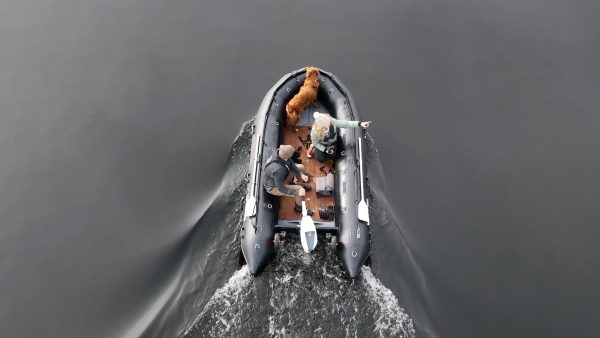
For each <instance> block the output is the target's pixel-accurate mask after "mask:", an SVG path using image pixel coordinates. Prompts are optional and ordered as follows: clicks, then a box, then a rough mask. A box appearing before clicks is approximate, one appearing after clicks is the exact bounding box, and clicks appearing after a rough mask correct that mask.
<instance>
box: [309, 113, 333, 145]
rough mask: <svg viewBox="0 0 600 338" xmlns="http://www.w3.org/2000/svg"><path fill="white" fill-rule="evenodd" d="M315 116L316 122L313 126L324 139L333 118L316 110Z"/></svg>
mask: <svg viewBox="0 0 600 338" xmlns="http://www.w3.org/2000/svg"><path fill="white" fill-rule="evenodd" d="M313 116H314V117H315V124H314V126H313V128H314V129H315V133H316V134H317V137H319V138H320V139H321V140H322V139H324V138H325V136H327V133H328V132H329V126H330V125H331V118H330V117H329V115H326V114H320V113H319V112H315V113H314V114H313Z"/></svg>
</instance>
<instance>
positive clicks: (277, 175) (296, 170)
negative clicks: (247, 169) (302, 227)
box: [263, 144, 313, 216]
mask: <svg viewBox="0 0 600 338" xmlns="http://www.w3.org/2000/svg"><path fill="white" fill-rule="evenodd" d="M294 151H295V149H294V147H292V146H291V145H289V144H282V145H281V146H279V148H278V149H275V151H274V152H273V154H272V155H271V156H270V157H269V159H268V160H267V164H266V165H265V169H264V176H263V177H264V180H263V186H264V187H265V190H266V191H267V192H268V193H269V194H271V195H275V196H290V197H294V199H295V202H296V203H295V204H294V211H295V212H297V213H302V206H301V203H302V197H304V195H305V194H306V191H307V190H310V185H309V184H305V183H302V185H296V184H286V182H288V181H289V180H290V179H291V177H292V176H294V177H296V178H297V179H298V180H299V181H300V180H302V181H304V182H308V176H307V175H306V174H305V173H304V166H303V165H302V164H295V163H294V162H293V161H292V160H291V158H292V155H294ZM307 213H308V215H309V216H312V214H313V211H312V210H310V209H309V210H307Z"/></svg>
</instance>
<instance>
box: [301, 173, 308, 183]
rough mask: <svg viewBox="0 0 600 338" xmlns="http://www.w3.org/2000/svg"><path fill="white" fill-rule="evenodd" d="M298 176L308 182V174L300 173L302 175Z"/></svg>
mask: <svg viewBox="0 0 600 338" xmlns="http://www.w3.org/2000/svg"><path fill="white" fill-rule="evenodd" d="M300 177H301V178H302V180H303V181H304V182H308V176H306V175H304V174H302V175H300Z"/></svg>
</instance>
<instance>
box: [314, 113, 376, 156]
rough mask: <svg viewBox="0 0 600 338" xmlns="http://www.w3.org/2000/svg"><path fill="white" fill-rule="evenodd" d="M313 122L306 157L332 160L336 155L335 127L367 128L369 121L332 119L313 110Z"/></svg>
mask: <svg viewBox="0 0 600 338" xmlns="http://www.w3.org/2000/svg"><path fill="white" fill-rule="evenodd" d="M313 116H314V117H315V123H314V125H313V127H312V129H311V131H310V140H311V142H312V144H311V145H310V147H309V148H308V154H307V157H308V158H312V157H313V156H314V157H315V158H316V159H317V160H318V161H319V162H325V161H326V160H333V159H334V158H335V155H336V146H335V145H336V143H337V130H336V128H358V127H362V128H365V129H366V128H369V126H370V125H371V121H368V122H360V121H343V120H338V119H334V118H333V117H331V116H329V115H327V114H321V113H319V112H315V113H314V114H313Z"/></svg>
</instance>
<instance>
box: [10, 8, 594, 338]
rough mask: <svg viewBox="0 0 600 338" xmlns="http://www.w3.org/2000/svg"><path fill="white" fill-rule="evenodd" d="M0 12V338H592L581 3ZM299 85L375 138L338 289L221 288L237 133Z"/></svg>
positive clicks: (313, 268)
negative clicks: (344, 102)
mask: <svg viewBox="0 0 600 338" xmlns="http://www.w3.org/2000/svg"><path fill="white" fill-rule="evenodd" d="M1 8H2V10H0V191H1V194H0V222H1V223H0V299H1V300H2V301H1V302H0V336H2V337H82V336H86V337H116V336H128V337H129V336H139V335H145V336H166V337H168V336H181V335H187V336H193V337H196V336H205V335H221V336H236V335H242V334H253V335H261V336H264V335H272V336H286V335H294V334H296V335H298V336H305V333H304V332H305V331H302V330H305V327H306V326H311V329H312V332H310V333H309V334H307V335H306V336H319V335H322V336H335V337H337V336H370V335H372V336H384V337H387V336H406V337H410V336H413V333H412V332H413V331H412V330H415V331H416V336H431V337H436V336H439V337H593V336H599V335H600V325H599V324H598V321H597V320H596V318H595V317H596V316H595V315H596V313H597V305H596V303H595V300H597V299H600V292H599V291H598V287H597V286H598V285H600V273H599V272H598V268H597V267H598V266H599V265H600V261H599V257H600V249H599V248H598V245H597V244H596V243H597V241H598V240H599V239H600V227H598V225H599V224H600V209H599V208H598V201H600V175H599V173H600V156H599V150H600V134H599V133H598V131H599V130H600V129H599V128H600V114H599V111H600V99H599V97H600V95H599V93H600V64H599V62H598V55H600V39H599V37H600V23H598V17H600V3H599V2H597V1H585V0H579V1H568V2H566V1H558V0H544V1H542V0H526V1H475V0H458V1H442V0H435V1H423V0H419V1H376V2H364V1H350V2H338V3H334V2H332V1H303V2H298V1H296V2H282V1H255V2H245V1H236V2H232V1H220V2H217V1H211V2H208V1H191V0H186V1H180V0H176V1H164V0H145V1H141V0H128V1H112V0H107V1H90V0H79V1H74V0H49V1H30V0H20V1H16V0H5V1H2V5H1ZM309 64H310V65H316V66H319V67H321V68H323V69H325V70H328V71H331V72H333V73H334V74H335V75H337V76H338V77H339V78H340V79H341V80H342V81H343V82H344V84H345V85H346V86H347V87H348V88H349V89H350V90H351V91H352V93H353V94H354V96H355V98H356V101H357V102H358V104H359V106H360V108H361V111H362V115H363V116H364V117H366V118H368V119H371V120H373V121H374V122H373V125H372V127H371V128H370V129H369V134H370V136H371V137H372V142H371V144H370V149H371V151H370V154H371V157H370V161H369V162H370V163H369V165H370V168H371V173H372V175H373V177H372V179H373V182H374V183H373V184H374V186H375V189H374V196H373V204H372V207H373V208H374V210H376V211H377V216H376V217H377V223H378V224H375V222H374V224H373V236H374V246H373V264H372V266H371V267H370V268H365V270H363V276H362V277H361V278H360V279H358V280H357V281H354V282H351V281H348V280H346V279H344V278H343V272H342V271H341V270H340V267H339V266H338V265H336V261H335V259H333V258H332V257H331V256H330V255H329V254H328V253H327V252H326V250H325V249H324V248H322V250H321V251H319V252H317V253H316V255H315V256H314V257H313V258H310V259H308V260H307V259H306V258H305V257H304V256H302V255H300V254H299V253H300V250H299V248H298V247H296V246H294V244H293V243H294V241H293V238H292V239H290V240H288V242H289V243H288V244H290V245H287V246H286V249H285V251H283V252H282V253H281V254H280V255H278V256H277V257H276V258H275V259H274V262H273V264H272V265H270V266H269V268H268V270H267V271H266V273H265V274H263V275H261V276H260V277H258V278H256V279H252V278H249V277H248V276H247V275H246V274H244V269H243V267H239V266H238V265H237V251H236V249H237V240H238V239H237V237H236V236H237V234H236V232H237V226H238V225H239V216H240V212H241V210H240V208H241V204H240V203H241V202H242V196H243V195H244V191H243V190H244V189H245V185H244V175H245V170H246V164H245V161H246V157H245V156H247V150H248V148H247V144H248V142H249V136H248V133H247V127H248V125H249V124H250V123H251V121H250V120H251V119H252V116H253V115H254V113H255V111H256V109H257V108H258V105H259V104H260V101H261V100H262V98H263V96H264V94H265V92H266V91H267V90H268V89H269V88H270V87H271V86H272V85H273V83H274V82H275V81H277V80H278V79H279V78H280V77H281V76H282V75H284V74H285V73H287V72H289V71H291V70H293V69H297V68H300V67H302V66H305V65H309ZM248 121H250V122H248ZM232 143H233V145H232ZM376 149H377V151H376ZM311 259H312V260H311ZM298 271H301V272H302V273H301V274H299V273H298ZM311 291H315V292H314V294H311ZM300 300H305V301H304V303H300ZM302 304H305V305H306V306H304V307H303V306H301V305H302ZM227 309H229V311H227ZM311 309H315V311H316V310H317V309H318V310H319V311H322V312H324V313H327V314H328V316H322V317H319V315H318V314H317V313H316V312H313V311H312V310H311ZM292 313H294V314H296V313H297V316H295V317H294V316H292V315H291V314H292ZM305 324H306V325H305Z"/></svg>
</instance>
